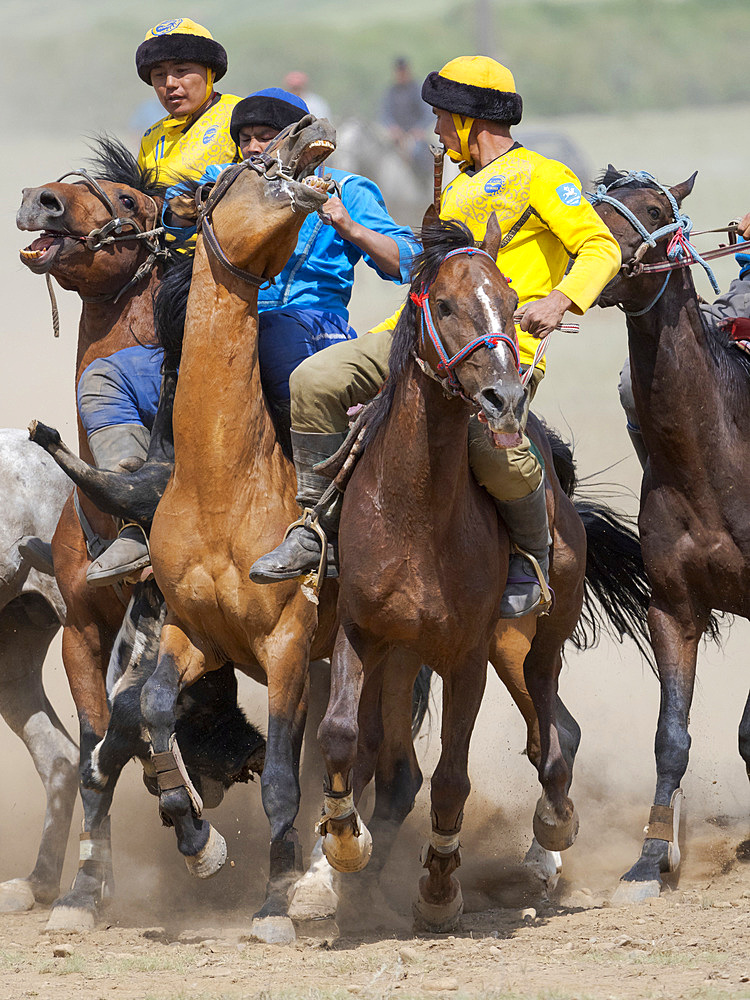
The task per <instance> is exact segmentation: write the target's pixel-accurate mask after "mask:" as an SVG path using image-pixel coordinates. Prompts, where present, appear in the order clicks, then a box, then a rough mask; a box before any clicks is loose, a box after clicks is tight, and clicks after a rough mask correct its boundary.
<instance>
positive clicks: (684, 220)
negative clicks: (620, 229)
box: [586, 170, 735, 317]
mask: <svg viewBox="0 0 750 1000" xmlns="http://www.w3.org/2000/svg"><path fill="white" fill-rule="evenodd" d="M633 181H637V182H641V183H644V184H646V185H647V186H648V187H652V188H655V189H657V190H659V191H661V193H662V194H663V195H664V196H665V197H666V199H667V201H668V202H669V205H670V207H671V209H672V216H673V221H672V222H669V223H667V224H666V225H664V226H661V227H660V228H659V229H656V230H654V232H652V233H651V232H649V231H648V229H646V227H645V226H644V225H643V223H642V222H641V220H640V219H639V218H638V216H637V215H635V213H634V212H631V210H630V209H629V208H628V207H627V205H625V204H624V202H622V201H620V200H619V198H614V197H613V196H612V195H610V193H609V192H610V191H611V190H612V189H613V188H618V187H625V186H626V185H628V184H631V183H632V182H633ZM586 198H587V199H588V200H589V201H590V202H591V204H592V205H602V204H603V205H611V206H612V208H614V209H615V211H616V212H617V213H618V214H619V215H621V216H622V217H623V218H624V219H626V220H627V221H628V222H629V223H630V225H631V226H632V227H633V229H635V231H636V232H637V233H638V235H639V236H640V237H641V244H640V246H638V247H637V248H636V250H635V252H634V253H633V256H632V257H631V258H630V259H629V260H627V261H624V262H623V264H622V266H621V268H620V271H621V273H622V274H623V275H624V276H625V277H626V278H635V277H637V276H638V275H640V274H649V273H656V272H663V271H666V272H667V276H666V277H665V279H664V282H663V283H662V286H661V288H660V289H659V291H658V292H657V293H656V295H655V297H654V298H653V299H652V300H651V302H649V304H648V305H647V306H646V307H645V308H644V309H639V310H637V311H635V312H630V311H629V310H627V309H624V308H623V307H621V306H619V305H618V308H622V311H623V312H624V313H625V314H626V315H627V316H634V317H635V316H643V315H645V314H646V313H647V312H650V311H651V310H652V309H653V308H654V306H655V305H656V303H657V302H658V301H659V299H660V298H661V297H662V295H663V294H664V292H665V291H666V288H667V284H668V283H669V279H670V277H671V276H672V271H675V270H678V269H680V268H685V267H690V266H691V265H692V264H700V265H701V267H703V269H704V270H705V272H706V274H707V276H708V279H709V281H710V282H711V285H712V287H713V289H714V291H715V292H716V293H718V292H719V291H720V289H719V284H718V282H717V280H716V276H715V275H714V272H713V271H712V269H711V267H710V265H709V264H708V263H707V261H706V260H704V258H703V257H702V256H701V255H700V254H699V253H698V251H697V250H696V249H695V247H694V246H693V244H692V243H691V242H690V233H691V232H692V229H693V222H692V219H691V218H690V216H688V215H685V214H684V213H683V212H681V211H680V206H679V205H678V204H677V200H676V199H675V196H674V195H673V194H672V192H671V191H670V190H669V188H668V187H665V186H664V185H663V184H660V183H659V181H657V180H656V178H655V177H654V176H653V175H652V174H650V173H648V172H647V171H646V170H631V171H629V172H628V173H627V174H626V175H625V176H624V177H619V178H618V179H617V180H615V181H613V182H612V183H611V184H608V185H605V184H600V185H599V186H598V187H597V189H596V191H594V192H586ZM668 236H669V237H671V238H670V240H669V243H668V244H667V261H666V262H665V263H654V264H644V263H643V262H642V261H643V257H644V256H645V254H646V252H647V251H648V250H649V249H651V248H652V247H655V246H656V245H657V243H658V242H659V241H660V240H663V239H665V238H666V237H668ZM734 249H735V248H733V251H734Z"/></svg>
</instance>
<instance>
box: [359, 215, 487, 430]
mask: <svg viewBox="0 0 750 1000" xmlns="http://www.w3.org/2000/svg"><path fill="white" fill-rule="evenodd" d="M418 236H419V239H420V240H421V242H422V248H423V249H422V252H421V253H420V254H418V255H417V256H416V257H415V258H414V263H413V264H412V268H411V275H410V281H411V284H410V287H409V294H408V295H407V297H406V302H405V303H404V308H403V310H402V312H401V315H400V316H399V318H398V322H397V323H396V328H395V330H394V331H393V343H392V344H391V351H390V354H389V356H388V378H387V379H386V380H385V383H384V384H383V388H382V389H381V391H380V393H379V395H378V396H376V397H375V399H374V400H373V401H372V403H370V405H369V407H368V416H367V430H366V432H365V436H364V441H363V443H364V446H365V447H366V446H367V445H368V444H369V443H370V442H371V441H372V440H373V439H374V437H375V435H376V434H377V432H378V431H379V430H380V428H381V427H382V425H383V423H384V422H385V420H386V418H387V417H388V414H389V413H390V410H391V405H392V404H393V398H394V396H395V394H396V387H397V385H398V383H399V380H400V379H401V377H402V375H403V374H404V371H405V370H406V368H407V365H408V364H409V363H410V362H411V360H412V356H413V351H414V346H415V341H416V337H417V306H416V305H415V304H414V302H412V299H411V293H412V291H413V290H414V289H415V288H421V287H424V286H427V285H429V284H431V283H432V282H433V281H434V280H435V278H436V277H437V273H438V271H439V270H440V265H441V264H442V263H443V261H444V260H445V256H446V254H448V253H450V252H451V250H458V249H461V248H462V247H473V246H478V244H477V242H476V240H475V239H474V235H473V233H472V232H471V230H470V229H469V228H468V226H465V225H464V224H463V223H462V222H455V221H453V220H446V219H440V221H439V223H438V224H436V225H431V226H427V227H425V228H424V229H422V230H421V232H420V233H419V234H418Z"/></svg>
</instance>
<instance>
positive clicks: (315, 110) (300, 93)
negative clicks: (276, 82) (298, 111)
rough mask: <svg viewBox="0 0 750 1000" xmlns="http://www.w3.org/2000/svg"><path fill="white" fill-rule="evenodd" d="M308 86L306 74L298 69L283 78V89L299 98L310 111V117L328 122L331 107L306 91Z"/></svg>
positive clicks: (317, 95)
mask: <svg viewBox="0 0 750 1000" xmlns="http://www.w3.org/2000/svg"><path fill="white" fill-rule="evenodd" d="M309 84H310V80H309V78H308V75H307V73H303V72H302V70H299V69H293V70H292V71H291V72H290V73H287V75H286V76H285V77H284V89H285V90H288V91H289V92H290V93H292V94H296V95H297V97H301V98H302V100H303V101H304V102H305V104H306V105H307V106H308V108H309V109H310V114H311V115H315V117H316V118H327V119H328V120H329V121H330V120H331V107H330V105H329V103H328V101H326V99H325V98H324V97H321V96H320V94H313V93H312V91H310V90H308V86H309Z"/></svg>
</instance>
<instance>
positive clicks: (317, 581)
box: [281, 507, 328, 594]
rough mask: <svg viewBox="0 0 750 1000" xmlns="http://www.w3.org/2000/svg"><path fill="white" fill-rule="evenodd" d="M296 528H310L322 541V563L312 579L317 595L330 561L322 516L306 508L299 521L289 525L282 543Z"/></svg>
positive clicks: (310, 508)
mask: <svg viewBox="0 0 750 1000" xmlns="http://www.w3.org/2000/svg"><path fill="white" fill-rule="evenodd" d="M295 528H309V529H310V530H311V531H314V532H315V534H316V535H317V536H318V538H319V539H320V562H319V563H318V569H317V572H316V573H313V574H312V576H311V579H310V583H311V585H312V588H313V590H314V591H315V593H316V594H317V593H318V592H319V590H320V588H321V585H322V583H323V581H324V580H325V576H326V574H325V570H326V564H327V560H328V536H327V535H326V533H325V530H324V529H323V528H322V527H321V525H320V515H319V514H318V513H317V512H316V511H315V510H314V509H313V508H312V507H305V508H304V509H303V511H302V513H301V514H300V516H299V517H298V518H297V520H296V521H293V522H292V523H291V524H290V525H289V527H288V528H287V529H286V531H285V532H284V537H283V538H282V539H281V540H282V542H284V541H286V539H287V538H288V537H289V535H290V534H291V533H292V531H294V529H295Z"/></svg>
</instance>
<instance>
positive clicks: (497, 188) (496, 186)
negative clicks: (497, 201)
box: [484, 174, 506, 194]
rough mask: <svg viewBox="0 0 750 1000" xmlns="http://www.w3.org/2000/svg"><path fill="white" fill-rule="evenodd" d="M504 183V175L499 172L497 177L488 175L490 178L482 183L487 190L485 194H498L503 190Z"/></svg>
mask: <svg viewBox="0 0 750 1000" xmlns="http://www.w3.org/2000/svg"><path fill="white" fill-rule="evenodd" d="M505 185H506V180H505V177H503V175H502V174H500V175H499V176H497V177H490V179H489V180H488V181H487V183H486V184H485V185H484V190H485V191H486V192H487V194H499V193H500V192H501V191H502V190H504V188H505Z"/></svg>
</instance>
